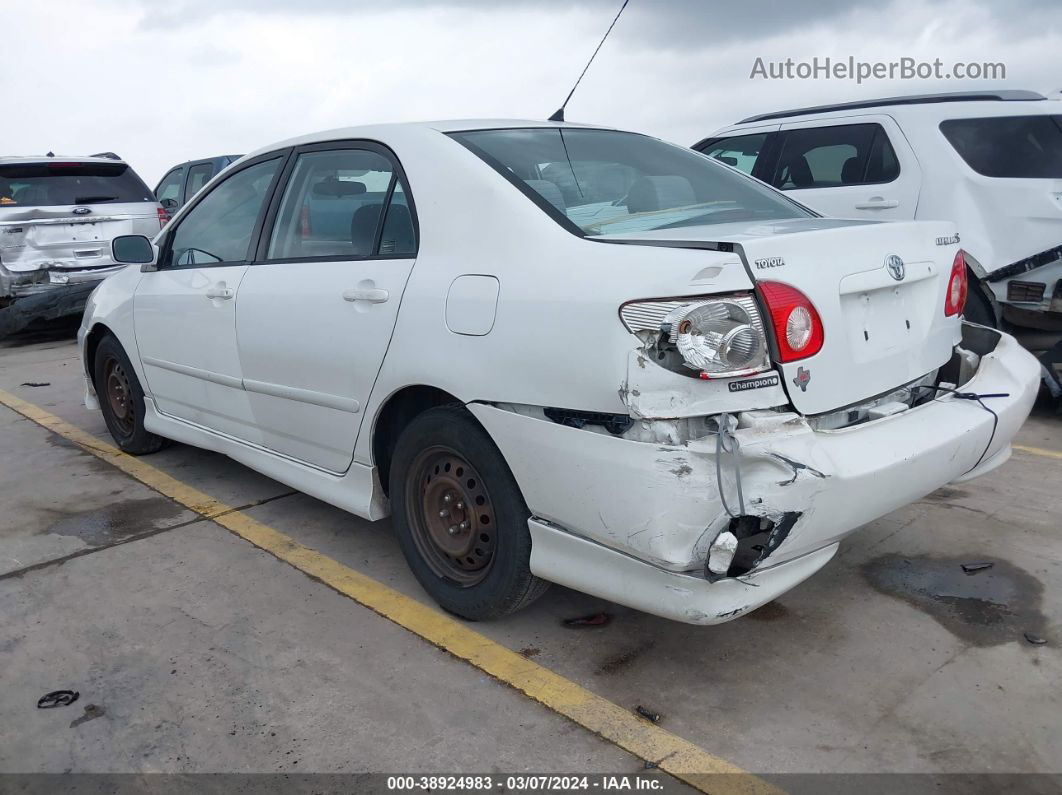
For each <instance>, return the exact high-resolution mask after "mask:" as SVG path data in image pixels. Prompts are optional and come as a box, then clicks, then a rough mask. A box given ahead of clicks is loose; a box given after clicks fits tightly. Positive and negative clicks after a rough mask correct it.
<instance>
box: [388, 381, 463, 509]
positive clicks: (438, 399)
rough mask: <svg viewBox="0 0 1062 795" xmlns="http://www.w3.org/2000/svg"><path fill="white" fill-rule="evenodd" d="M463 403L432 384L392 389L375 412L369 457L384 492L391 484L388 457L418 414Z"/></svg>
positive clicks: (389, 458) (391, 454)
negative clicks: (390, 393)
mask: <svg viewBox="0 0 1062 795" xmlns="http://www.w3.org/2000/svg"><path fill="white" fill-rule="evenodd" d="M448 405H459V406H460V405H464V404H463V401H461V400H458V399H457V398H456V397H454V396H453V395H451V394H450V393H449V392H446V391H444V390H442V389H438V388H437V387H433V386H425V385H418V386H407V387H405V388H403V389H400V390H399V391H397V392H395V393H394V394H393V395H391V397H389V398H388V399H387V402H386V403H384V405H383V408H381V409H380V413H379V414H377V416H376V425H375V427H374V428H373V435H372V458H373V461H374V462H375V463H376V467H377V470H378V472H379V477H380V484H381V485H382V486H383V489H384V493H387V491H388V489H389V488H390V478H391V458H392V456H393V455H394V449H395V445H396V444H397V443H398V437H399V436H401V435H402V431H403V430H405V428H406V426H407V425H409V423H410V422H412V421H413V419H414V418H415V417H416V416H417V415H418V414H421V413H423V412H425V411H427V410H428V409H430V408H434V407H435V406H448Z"/></svg>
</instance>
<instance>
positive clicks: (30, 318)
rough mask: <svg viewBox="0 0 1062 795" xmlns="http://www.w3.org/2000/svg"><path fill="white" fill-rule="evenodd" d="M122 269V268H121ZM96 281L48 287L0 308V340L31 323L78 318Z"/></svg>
mask: <svg viewBox="0 0 1062 795" xmlns="http://www.w3.org/2000/svg"><path fill="white" fill-rule="evenodd" d="M123 267H124V266H123ZM100 278H102V277H99V278H95V279H92V280H91V281H84V282H78V283H73V284H59V285H48V286H47V289H43V290H40V291H38V292H36V293H33V294H29V295H23V296H21V297H19V298H18V299H17V300H15V301H12V302H11V303H9V304H8V305H7V306H2V307H0V339H2V338H3V337H6V336H8V335H9V334H16V333H17V332H19V331H22V330H23V329H25V328H27V327H29V326H30V325H32V324H34V323H40V322H48V321H51V320H58V319H59V318H63V317H70V316H73V315H80V314H81V313H82V312H84V311H85V302H86V301H87V300H88V297H89V295H90V294H91V293H92V291H93V290H95V289H96V286H97V285H98V284H99V282H100Z"/></svg>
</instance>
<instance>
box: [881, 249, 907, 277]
mask: <svg viewBox="0 0 1062 795" xmlns="http://www.w3.org/2000/svg"><path fill="white" fill-rule="evenodd" d="M885 269H886V270H887V271H888V272H889V276H891V277H892V278H894V279H895V280H896V281H898V282H902V281H903V277H904V276H905V275H906V269H905V268H904V265H903V260H902V259H900V258H899V257H898V256H896V255H895V254H889V256H887V257H886V258H885Z"/></svg>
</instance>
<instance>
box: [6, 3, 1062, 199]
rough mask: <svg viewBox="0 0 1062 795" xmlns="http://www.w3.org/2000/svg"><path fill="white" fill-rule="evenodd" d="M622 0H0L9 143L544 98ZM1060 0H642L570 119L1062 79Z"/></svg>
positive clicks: (190, 139)
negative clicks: (929, 65) (828, 76)
mask: <svg viewBox="0 0 1062 795" xmlns="http://www.w3.org/2000/svg"><path fill="white" fill-rule="evenodd" d="M618 7H619V2H618V0H584V1H583V2H564V0H535V1H532V0H449V2H447V1H446V0H432V1H431V2H428V1H426V0H425V1H417V0H391V2H390V3H381V2H378V0H376V1H374V2H368V1H366V0H283V1H282V0H92V2H88V0H30V1H26V0H0V30H2V31H3V58H2V65H0V97H2V102H3V108H4V111H3V113H2V115H0V120H2V132H0V155H2V154H43V153H44V152H47V151H48V150H53V151H55V152H56V153H60V154H88V153H92V152H97V151H100V150H113V151H115V152H118V153H119V154H120V155H121V156H123V157H124V158H126V159H127V160H128V161H129V162H130V163H132V164H133V166H134V167H135V168H136V169H137V171H139V172H140V175H141V176H142V177H143V178H144V179H145V181H147V182H148V183H149V184H150V185H152V186H154V183H155V182H156V180H157V179H158V178H159V177H161V176H162V174H163V173H164V172H165V171H166V170H167V169H168V168H169V167H170V166H171V165H173V164H175V163H177V162H180V161H183V160H189V159H193V158H197V157H205V156H209V155H214V154H223V153H240V152H246V151H250V150H253V149H257V148H258V147H260V146H263V145H266V144H269V143H271V142H273V141H276V140H280V139H283V138H287V137H290V136H293V135H298V134H301V133H306V132H311V131H314V130H320V129H328V128H333V127H343V126H349V125H356V124H366V123H373V122H380V121H406V120H416V119H441V118H469V117H495V118H496V117H506V118H508V117H518V118H545V117H546V116H548V115H549V114H550V113H552V112H553V111H554V110H555V109H556V107H557V106H558V105H559V104H560V102H561V101H562V100H563V99H564V97H565V95H566V94H567V93H568V90H569V89H570V88H571V84H572V82H573V81H574V80H575V78H576V77H577V76H578V74H579V72H580V70H581V69H582V67H583V65H584V64H585V62H586V59H587V58H588V57H589V55H590V53H591V52H592V50H593V48H594V47H595V46H596V45H597V42H598V40H599V39H600V37H601V35H602V33H603V32H604V30H605V28H606V27H607V26H608V24H609V22H611V20H612V16H613V15H614V13H615V11H616V10H617V9H618ZM1057 11H1058V7H1057V0H1018V1H1017V2H1009V3H1000V2H993V0H961V1H960V0H956V1H955V2H952V1H951V0H942V1H941V0H880V2H878V1H874V2H852V1H851V0H820V2H798V1H797V0H791V1H790V2H777V3H772V2H766V0H719V1H718V2H715V1H713V0H702V1H701V2H697V1H696V0H630V4H629V6H628V8H627V11H626V12H625V14H624V16H623V17H622V18H621V19H620V21H619V23H618V24H617V26H616V28H615V30H614V31H613V35H612V37H611V38H610V39H609V41H608V42H607V43H606V44H605V46H604V48H603V49H602V50H601V53H600V55H599V56H598V59H597V61H596V62H595V63H594V65H593V66H592V67H591V68H590V71H589V72H588V73H587V76H586V78H585V79H584V80H583V83H582V85H581V87H580V88H579V90H578V91H577V92H576V94H575V97H574V98H573V99H572V101H571V103H570V104H569V106H568V114H567V116H568V119H569V120H571V121H581V122H593V123H602V124H608V125H612V126H616V127H622V128H627V129H634V130H639V131H644V132H649V133H652V134H655V135H659V136H661V137H663V138H667V139H670V140H673V141H676V142H679V143H683V144H690V143H692V142H694V141H695V140H697V139H699V138H702V137H704V136H705V135H707V134H708V133H710V132H712V131H713V130H715V129H716V128H718V127H720V126H722V125H724V124H727V123H730V122H732V121H736V120H738V119H740V118H742V117H744V116H747V115H751V114H753V113H762V112H766V111H770V110H776V109H779V108H786V107H794V106H800V105H808V104H820V103H823V102H831V101H842V100H851V99H859V98H870V97H880V96H888V95H892V94H897V93H923V92H928V91H957V90H968V89H974V88H986V87H1000V86H1006V87H1008V88H1029V89H1034V90H1039V91H1043V92H1048V91H1055V90H1057V89H1059V88H1062V55H1060V53H1062V25H1060V23H1059V15H1058V13H1057ZM814 56H819V57H820V58H822V57H826V56H829V57H831V58H834V59H846V58H848V57H849V56H854V57H856V58H857V59H862V60H868V61H874V60H882V61H889V60H895V59H899V58H901V57H904V56H909V57H912V58H916V59H924V60H932V59H934V58H940V59H941V60H942V61H944V63H945V64H946V66H948V67H950V65H951V64H952V63H953V62H955V61H964V62H970V61H978V62H981V61H991V62H1003V63H1005V64H1006V68H1007V72H1006V74H1007V79H1006V80H1005V81H998V80H997V81H969V80H962V81H960V80H951V81H944V82H941V81H933V80H913V81H902V82H901V81H892V82H890V81H880V80H879V81H871V82H866V83H863V84H862V85H857V84H856V83H855V82H854V81H839V80H821V79H820V80H790V81H765V80H762V79H755V80H753V79H750V78H749V74H750V72H751V71H752V67H753V64H754V63H755V60H756V58H757V57H761V58H763V59H764V60H765V61H780V60H784V59H786V58H793V59H795V60H810V59H811V58H812V57H814Z"/></svg>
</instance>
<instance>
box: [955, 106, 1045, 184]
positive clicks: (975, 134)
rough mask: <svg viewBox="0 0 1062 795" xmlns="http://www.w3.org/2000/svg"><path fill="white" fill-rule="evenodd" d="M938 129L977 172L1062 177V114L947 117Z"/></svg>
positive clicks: (1024, 176) (990, 174)
mask: <svg viewBox="0 0 1062 795" xmlns="http://www.w3.org/2000/svg"><path fill="white" fill-rule="evenodd" d="M940 131H941V132H942V133H944V137H945V138H947V139H948V143H950V144H951V145H952V146H953V147H954V148H955V151H956V152H958V153H959V156H960V157H962V159H963V160H965V161H966V164H967V165H968V166H969V167H970V168H972V169H973V170H974V171H976V172H977V173H978V174H982V175H984V176H986V177H1011V178H1015V177H1016V178H1025V179H1059V178H1062V116H1003V117H994V118H989V119H948V120H947V121H943V122H941V123H940Z"/></svg>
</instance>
